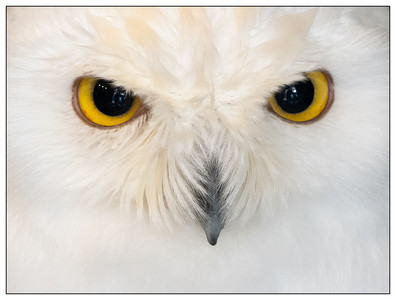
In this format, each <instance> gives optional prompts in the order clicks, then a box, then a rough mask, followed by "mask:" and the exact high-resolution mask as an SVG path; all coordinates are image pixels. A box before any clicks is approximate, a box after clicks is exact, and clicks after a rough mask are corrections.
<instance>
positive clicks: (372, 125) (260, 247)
mask: <svg viewBox="0 0 396 300" xmlns="http://www.w3.org/2000/svg"><path fill="white" fill-rule="evenodd" d="M388 12H389V11H388V9H387V8H372V7H371V8H345V7H343V8H316V9H309V8H183V9H178V8H173V7H168V8H81V7H78V8H24V7H21V8H8V11H7V19H8V26H7V27H8V39H7V41H8V58H7V59H8V73H7V76H8V93H7V95H8V100H7V105H8V152H7V157H8V202H7V209H8V211H7V213H8V214H7V222H8V223H7V225H8V226H7V230H8V231H7V235H8V240H7V247H8V248H7V250H8V251H7V254H8V257H7V259H8V260H7V263H8V270H7V284H8V287H7V288H8V291H9V292H387V291H388V290H389V286H388V283H389V280H388V279H389V255H388V254H389V253H388V249H389V240H388V234H389V232H388V226H389V224H388V213H389V212H388V209H389V207H388V200H389V161H388V150H389V141H388V134H389V130H388V127H389V120H388V116H389V115H388V114H389V95H388V87H389V71H388V50H389V45H388V42H389V36H388V31H387V29H388V22H389V20H388ZM366 21H367V22H366ZM317 68H324V69H327V70H328V71H329V72H330V73H331V74H332V77H333V79H334V82H335V101H334V104H333V106H332V107H331V109H330V110H329V112H328V113H327V114H326V116H325V117H324V118H323V119H321V120H320V121H318V122H315V123H312V124H309V125H296V124H291V123H287V122H283V121H282V120H280V119H279V118H276V117H275V116H274V115H273V114H272V113H271V112H269V111H267V110H266V109H265V108H264V106H265V105H266V103H267V100H266V99H267V98H268V97H269V95H270V94H271V93H273V92H274V91H275V90H276V89H277V88H278V87H279V86H281V85H283V84H288V83H291V82H293V81H295V80H298V79H300V78H301V73H303V72H307V71H311V70H313V69H317ZM87 75H90V76H97V77H102V78H107V79H111V80H114V81H115V82H116V83H117V84H119V85H122V86H124V87H125V88H127V89H132V90H133V91H134V92H135V93H137V94H139V95H140V96H141V98H142V99H143V102H144V103H145V105H146V106H147V107H148V108H149V114H148V115H147V116H145V117H142V118H140V119H138V120H136V121H133V122H130V123H128V124H127V125H125V126H122V127H118V128H116V129H109V130H100V129H97V128H94V127H91V126H88V125H87V124H85V123H84V122H82V121H81V120H80V119H79V118H78V117H77V116H76V114H75V112H74V110H73V108H72V105H71V98H72V85H73V82H74V80H75V79H76V78H78V77H80V76H87ZM211 160H216V161H217V162H218V165H219V170H220V177H219V178H220V179H219V181H220V183H221V187H222V189H223V191H224V194H225V195H227V197H226V199H224V201H225V205H224V209H225V220H226V224H225V227H224V229H223V231H222V233H221V235H220V238H219V242H218V244H217V245H216V246H215V247H211V246H210V245H209V244H208V243H207V241H206V238H205V235H204V232H203V231H202V229H201V228H200V225H199V222H198V221H199V218H198V217H197V216H199V215H202V214H203V212H202V208H201V207H200V206H199V205H198V203H197V202H196V201H195V200H194V198H195V197H196V195H195V194H194V193H193V192H192V189H191V187H194V189H195V190H196V191H197V190H198V191H201V192H202V193H205V190H204V189H203V187H202V181H204V180H205V172H204V171H205V168H204V166H205V165H207V164H208V163H209V162H210V161H211ZM164 224H167V225H166V226H165V225H164Z"/></svg>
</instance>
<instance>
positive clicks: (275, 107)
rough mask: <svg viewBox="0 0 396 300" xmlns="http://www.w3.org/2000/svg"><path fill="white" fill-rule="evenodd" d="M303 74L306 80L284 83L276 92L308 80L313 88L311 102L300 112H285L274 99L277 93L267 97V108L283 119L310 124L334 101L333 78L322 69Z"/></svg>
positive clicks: (318, 118) (319, 117)
mask: <svg viewBox="0 0 396 300" xmlns="http://www.w3.org/2000/svg"><path fill="white" fill-rule="evenodd" d="M305 76H306V80H303V81H297V82H294V83H292V84H290V85H285V86H283V87H281V89H280V90H278V92H277V93H282V91H285V90H286V89H287V88H290V87H293V86H296V85H298V84H300V83H304V82H306V81H310V82H311V83H312V85H313V88H314V96H313V99H311V102H312V103H311V104H309V105H308V107H307V108H306V109H304V110H302V111H300V112H299V111H297V112H287V111H285V110H283V109H282V107H281V105H279V104H278V101H277V99H275V95H276V94H277V93H274V94H272V95H271V97H270V98H269V99H268V106H267V109H268V110H269V111H271V112H272V113H274V114H275V115H276V116H277V117H279V118H281V119H282V120H283V121H286V122H289V123H294V124H296V123H298V124H310V123H313V122H316V121H318V120H320V119H321V118H323V116H324V115H325V114H326V113H327V112H328V111H329V109H330V107H331V106H332V104H333V102H334V81H333V78H332V76H331V74H330V73H329V72H328V71H327V70H324V69H320V70H315V71H312V72H308V73H305Z"/></svg>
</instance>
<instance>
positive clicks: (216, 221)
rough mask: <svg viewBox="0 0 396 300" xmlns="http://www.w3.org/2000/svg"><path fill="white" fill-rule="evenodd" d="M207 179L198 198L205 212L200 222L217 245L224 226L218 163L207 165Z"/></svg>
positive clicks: (209, 238)
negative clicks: (203, 190)
mask: <svg viewBox="0 0 396 300" xmlns="http://www.w3.org/2000/svg"><path fill="white" fill-rule="evenodd" d="M206 174H207V177H206V180H205V184H204V189H205V193H204V194H202V193H197V195H196V200H197V201H198V203H199V205H200V207H201V208H202V210H203V212H204V214H205V215H204V216H202V215H201V217H200V218H199V222H200V223H201V226H202V228H203V230H204V231H205V234H206V238H207V240H208V242H209V244H211V245H212V246H214V245H216V243H217V239H218V238H219V235H220V232H221V230H222V229H223V228H224V221H223V216H222V209H221V208H222V198H223V197H222V194H223V189H222V185H221V184H220V176H219V171H218V165H217V164H216V163H212V164H210V165H209V166H207V170H206Z"/></svg>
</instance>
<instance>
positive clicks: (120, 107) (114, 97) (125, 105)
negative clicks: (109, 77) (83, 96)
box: [93, 80, 134, 117]
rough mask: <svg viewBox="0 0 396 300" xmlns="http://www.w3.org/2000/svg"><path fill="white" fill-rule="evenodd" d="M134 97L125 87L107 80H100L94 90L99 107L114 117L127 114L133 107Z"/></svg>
mask: <svg viewBox="0 0 396 300" xmlns="http://www.w3.org/2000/svg"><path fill="white" fill-rule="evenodd" d="M133 99H134V97H133V95H131V94H129V93H127V92H126V91H125V89H124V88H122V87H116V86H114V85H113V84H112V83H111V82H110V81H106V80H98V81H97V82H96V85H95V87H94V90H93V100H94V102H95V105H96V107H97V109H99V110H100V111H101V112H102V113H104V114H105V115H108V116H112V117H114V116H120V115H122V114H125V113H126V112H127V111H128V110H129V109H130V108H131V107H132V103H133Z"/></svg>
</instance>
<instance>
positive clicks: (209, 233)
mask: <svg viewBox="0 0 396 300" xmlns="http://www.w3.org/2000/svg"><path fill="white" fill-rule="evenodd" d="M201 226H202V228H203V230H204V231H205V234H206V238H207V240H208V243H209V244H211V245H212V246H214V245H216V244H217V239H218V238H219V235H220V232H221V230H222V229H223V227H224V224H223V222H222V221H221V220H220V216H219V215H214V216H212V217H211V218H209V219H208V220H207V221H206V222H205V223H204V224H202V223H201Z"/></svg>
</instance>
